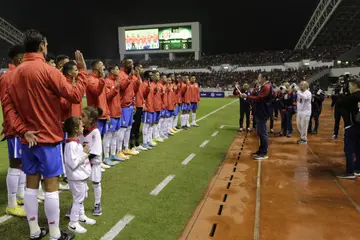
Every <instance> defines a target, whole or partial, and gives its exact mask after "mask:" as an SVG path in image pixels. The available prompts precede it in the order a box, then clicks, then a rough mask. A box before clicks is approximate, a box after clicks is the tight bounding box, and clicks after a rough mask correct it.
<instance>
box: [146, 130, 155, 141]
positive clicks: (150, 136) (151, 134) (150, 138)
mask: <svg viewBox="0 0 360 240" xmlns="http://www.w3.org/2000/svg"><path fill="white" fill-rule="evenodd" d="M153 132H154V126H149V132H148V134H147V142H148V143H149V142H151V141H152V139H153V137H152V136H153Z"/></svg>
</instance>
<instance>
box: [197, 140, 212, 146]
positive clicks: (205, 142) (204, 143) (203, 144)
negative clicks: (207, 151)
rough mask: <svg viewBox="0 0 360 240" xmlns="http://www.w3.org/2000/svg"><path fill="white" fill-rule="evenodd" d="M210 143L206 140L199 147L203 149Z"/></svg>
mask: <svg viewBox="0 0 360 240" xmlns="http://www.w3.org/2000/svg"><path fill="white" fill-rule="evenodd" d="M209 142H210V141H209V140H205V141H204V142H203V143H202V144H201V145H200V146H199V147H201V148H203V147H205V146H206V144H208V143H209Z"/></svg>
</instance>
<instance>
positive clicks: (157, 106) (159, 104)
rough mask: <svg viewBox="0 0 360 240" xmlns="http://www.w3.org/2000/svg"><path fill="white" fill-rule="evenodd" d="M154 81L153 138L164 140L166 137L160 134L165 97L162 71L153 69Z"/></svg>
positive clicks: (158, 140) (157, 140)
mask: <svg viewBox="0 0 360 240" xmlns="http://www.w3.org/2000/svg"><path fill="white" fill-rule="evenodd" d="M153 82H154V83H155V85H156V87H155V90H156V92H155V97H154V111H155V116H154V131H153V139H154V141H155V142H163V141H164V139H163V138H161V136H160V120H161V111H162V110H163V101H162V100H163V99H162V96H163V94H164V89H163V85H162V84H161V83H160V72H159V71H153Z"/></svg>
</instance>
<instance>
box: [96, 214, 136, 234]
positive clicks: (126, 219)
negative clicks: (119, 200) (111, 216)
mask: <svg viewBox="0 0 360 240" xmlns="http://www.w3.org/2000/svg"><path fill="white" fill-rule="evenodd" d="M134 218H135V216H132V215H126V216H125V217H123V218H122V219H120V221H118V222H117V223H116V224H115V226H113V227H112V228H111V229H110V230H109V231H108V232H107V233H106V234H105V235H104V236H103V237H102V238H100V240H112V239H114V238H115V237H116V236H117V235H119V233H120V232H121V231H122V230H123V229H124V228H125V227H126V225H128V224H129V223H130V222H131V221H132V220H133V219H134Z"/></svg>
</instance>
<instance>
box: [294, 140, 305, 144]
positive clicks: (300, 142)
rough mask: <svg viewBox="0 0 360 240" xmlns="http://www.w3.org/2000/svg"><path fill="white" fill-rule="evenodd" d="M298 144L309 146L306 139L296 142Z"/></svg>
mask: <svg viewBox="0 0 360 240" xmlns="http://www.w3.org/2000/svg"><path fill="white" fill-rule="evenodd" d="M296 143H297V144H307V141H306V140H304V139H300V140H298V141H297V142H296Z"/></svg>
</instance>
